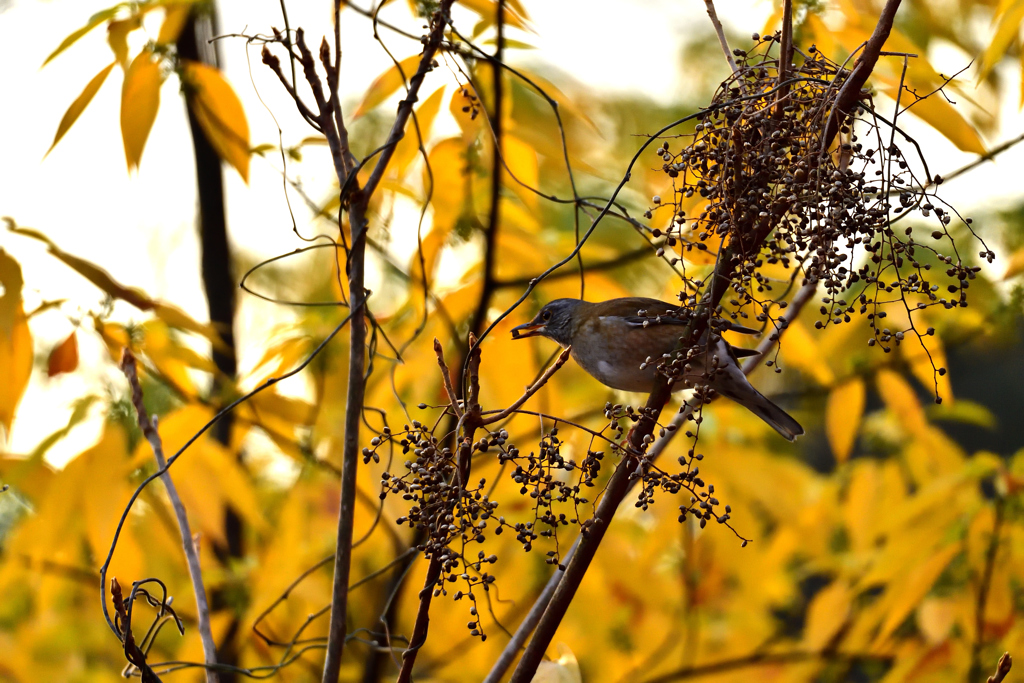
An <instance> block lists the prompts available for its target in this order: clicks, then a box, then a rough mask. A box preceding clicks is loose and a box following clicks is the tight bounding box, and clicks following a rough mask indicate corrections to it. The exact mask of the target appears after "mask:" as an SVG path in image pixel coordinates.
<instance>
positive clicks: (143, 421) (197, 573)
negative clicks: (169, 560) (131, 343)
mask: <svg viewBox="0 0 1024 683" xmlns="http://www.w3.org/2000/svg"><path fill="white" fill-rule="evenodd" d="M121 372H123V373H124V376H125V377H127V378H128V384H130V385H131V389H132V405H134V406H135V412H136V414H137V415H138V419H139V429H141V430H142V434H143V436H145V437H146V441H148V442H149V445H150V447H151V448H152V449H153V456H154V457H155V458H156V465H157V467H158V468H160V469H164V468H165V466H166V459H165V458H164V444H163V441H162V440H161V439H160V433H159V432H158V431H157V419H156V416H154V417H153V419H152V420H151V419H150V418H149V414H148V413H147V412H146V407H145V406H144V405H143V404H142V385H141V384H140V383H139V373H138V370H137V368H136V367H135V356H134V355H133V354H132V352H131V350H129V349H128V348H127V347H125V350H124V355H123V356H122V357H121ZM160 479H161V480H162V481H163V483H164V486H165V487H166V488H167V497H168V498H169V499H170V501H171V507H173V508H174V515H175V517H177V518H178V531H179V532H181V544H182V547H183V548H184V549H185V560H186V561H187V562H188V573H189V576H190V577H191V579H192V592H193V593H194V594H195V598H196V620H197V621H198V628H199V637H200V638H201V639H202V641H203V659H204V660H205V662H206V667H207V668H206V681H207V683H217V681H218V677H217V674H216V672H215V671H214V670H213V667H215V666H217V646H216V644H215V643H214V641H213V633H212V631H211V630H210V605H209V603H208V602H207V600H206V588H205V586H203V573H202V569H201V568H200V566H199V551H198V550H197V548H196V545H197V544H196V541H195V539H193V537H192V530H191V528H190V527H189V523H188V515H187V514H186V513H185V505H184V504H183V503H182V502H181V497H180V496H179V495H178V489H177V488H175V486H174V481H173V480H172V479H171V473H170V472H168V471H164V473H163V474H162V475H161V476H160Z"/></svg>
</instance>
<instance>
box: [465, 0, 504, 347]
mask: <svg viewBox="0 0 1024 683" xmlns="http://www.w3.org/2000/svg"><path fill="white" fill-rule="evenodd" d="M495 12H496V18H495V24H496V26H497V31H498V34H497V38H496V41H497V46H496V47H495V50H494V59H493V60H491V62H490V64H491V69H492V70H493V80H494V101H493V102H492V104H491V107H492V109H493V111H491V112H490V114H489V118H490V120H491V121H490V123H491V131H492V134H493V136H494V140H493V154H492V157H491V210H490V215H489V216H488V217H487V232H486V233H484V284H483V291H482V292H481V293H480V301H479V302H478V303H477V307H476V311H474V313H473V321H472V323H471V324H470V327H469V329H470V330H472V331H473V333H474V334H480V332H481V331H482V330H483V327H484V322H485V321H486V318H487V310H488V309H489V308H490V306H491V296H492V295H493V293H494V290H495V288H496V286H495V285H496V283H495V279H494V258H495V252H496V251H497V240H498V224H499V222H500V220H501V176H502V164H503V152H502V147H501V141H502V137H503V135H502V134H503V128H502V120H501V119H502V116H501V110H502V108H503V103H504V99H505V93H504V90H505V88H504V82H503V78H502V58H503V57H504V54H505V0H498V4H497V7H496V8H495Z"/></svg>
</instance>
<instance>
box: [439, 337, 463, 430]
mask: <svg viewBox="0 0 1024 683" xmlns="http://www.w3.org/2000/svg"><path fill="white" fill-rule="evenodd" d="M434 354H436V355H437V364H438V366H440V368H441V377H442V378H443V379H444V390H445V393H447V394H448V402H449V403H451V406H452V411H454V412H455V417H456V418H458V419H460V420H461V419H462V408H460V407H459V396H458V394H456V393H455V387H454V386H452V373H451V371H450V370H449V369H448V364H447V363H445V362H444V349H443V348H442V347H441V342H440V341H438V339H437V337H434Z"/></svg>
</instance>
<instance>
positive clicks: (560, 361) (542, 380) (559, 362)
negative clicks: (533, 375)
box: [480, 346, 572, 427]
mask: <svg viewBox="0 0 1024 683" xmlns="http://www.w3.org/2000/svg"><path fill="white" fill-rule="evenodd" d="M571 353H572V347H571V346H569V347H567V348H566V349H565V350H564V351H562V353H560V354H559V356H558V358H556V359H555V362H554V363H552V364H551V367H549V368H548V369H547V370H545V371H544V374H543V375H541V376H540V377H539V378H538V379H537V381H536V382H534V383H533V385H531V386H530V387H529V388H527V390H526V391H525V392H523V395H522V396H520V397H519V398H517V399H516V401H515V403H513V404H512V405H510V406H509V407H508V408H505V410H503V411H501V412H500V413H498V414H497V415H491V416H489V417H487V418H486V419H484V420H481V422H480V426H481V427H483V426H485V425H489V424H491V423H493V422H498V421H500V420H504V419H505V418H506V417H508V416H509V415H511V414H512V413H514V412H516V411H517V410H519V408H520V407H522V405H523V404H524V403H526V402H527V401H528V400H530V397H531V396H533V395H534V394H536V393H537V392H538V391H539V390H540V388H541V387H542V386H544V385H545V384H547V381H548V380H549V379H551V376H552V375H554V374H555V373H556V372H558V369H559V368H560V367H562V366H563V365H565V362H566V361H567V360H569V354H571Z"/></svg>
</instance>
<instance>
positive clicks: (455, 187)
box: [411, 138, 469, 282]
mask: <svg viewBox="0 0 1024 683" xmlns="http://www.w3.org/2000/svg"><path fill="white" fill-rule="evenodd" d="M428 158H429V160H430V167H431V169H432V170H433V183H434V185H433V188H434V190H433V193H432V195H431V198H430V206H431V207H432V208H433V210H434V216H433V227H432V229H431V231H430V233H428V235H427V236H426V237H425V238H424V239H423V249H422V255H423V266H424V267H423V268H421V264H420V255H419V254H414V255H413V257H412V264H411V265H412V268H411V271H412V272H413V276H414V280H415V281H417V282H419V281H421V279H422V277H423V275H422V274H423V273H426V275H427V277H428V278H429V277H431V276H432V275H433V274H434V266H435V265H436V261H437V257H438V256H439V255H440V252H441V248H442V247H443V246H444V245H445V244H446V243H447V241H448V236H449V235H450V234H451V232H452V230H454V229H455V227H456V223H457V222H458V220H459V218H460V217H461V216H462V215H463V211H464V209H465V203H466V196H467V190H466V186H467V184H468V182H469V173H468V169H467V162H466V157H465V147H464V146H463V143H462V139H461V138H448V139H446V140H442V141H441V142H439V143H437V144H436V145H434V147H433V148H432V149H431V150H430V154H429V155H428ZM423 173H424V180H423V182H424V185H427V184H428V183H429V182H430V178H428V177H427V175H426V169H424V171H423Z"/></svg>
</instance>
